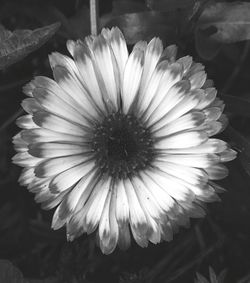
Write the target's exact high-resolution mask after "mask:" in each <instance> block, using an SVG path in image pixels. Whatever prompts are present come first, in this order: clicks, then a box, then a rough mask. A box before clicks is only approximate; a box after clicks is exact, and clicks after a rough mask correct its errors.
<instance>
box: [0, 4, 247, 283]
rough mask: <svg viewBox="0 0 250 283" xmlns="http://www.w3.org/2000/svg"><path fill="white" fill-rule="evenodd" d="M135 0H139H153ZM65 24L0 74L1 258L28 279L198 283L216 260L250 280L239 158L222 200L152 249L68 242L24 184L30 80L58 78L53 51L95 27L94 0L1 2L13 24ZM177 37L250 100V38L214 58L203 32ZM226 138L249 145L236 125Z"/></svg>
mask: <svg viewBox="0 0 250 283" xmlns="http://www.w3.org/2000/svg"><path fill="white" fill-rule="evenodd" d="M114 2H115V1H114ZM123 2H126V1H123ZM128 2H131V1H128ZM134 2H135V3H136V4H137V3H139V4H138V5H139V6H140V5H141V4H142V3H143V1H134ZM125 4H126V3H125ZM130 5H131V3H130ZM125 6H126V5H125ZM112 7H114V3H113V5H112V1H111V0H108V1H100V14H101V15H106V14H108V15H110V13H111V12H112ZM126 7H127V8H129V7H130V6H129V5H127V6H126ZM121 9H122V8H121ZM133 9H135V6H133ZM120 12H121V11H120ZM125 12H128V10H126V11H125ZM120 14H121V13H120ZM57 21H61V22H62V26H61V28H60V30H59V31H58V32H57V33H56V35H55V36H53V37H52V38H51V39H50V40H49V41H48V42H47V43H46V44H45V45H43V46H42V47H40V48H39V49H38V50H36V51H34V52H33V53H31V54H29V55H28V56H27V57H26V58H24V59H23V60H21V61H19V62H18V63H15V64H13V65H12V66H10V67H8V68H6V69H4V70H2V71H1V72H0V105H1V108H0V258H1V259H4V260H9V261H10V262H11V263H13V264H14V265H15V266H16V267H18V268H19V269H20V271H21V272H22V273H23V276H24V277H25V278H28V280H29V281H27V282H46V283H47V282H48V283H49V282H70V283H71V282H72V283H78V282H79V283H80V282H84V283H85V282H86V283H87V282H89V283H91V282H94V283H99V282H100V283H101V282H110V283H112V282H122V283H125V282H126V283H127V282H134V283H135V282H137V283H138V282H176V283H177V282H185V283H188V282H194V278H195V277H196V272H199V273H201V274H203V275H204V276H206V277H208V269H209V266H211V267H213V269H214V271H215V273H216V274H219V273H220V272H221V271H222V270H224V269H226V270H227V273H226V279H225V281H224V282H226V283H235V282H237V283H244V282H250V188H249V176H248V174H247V173H246V171H245V170H244V168H243V166H242V163H241V162H240V160H239V159H237V160H235V161H233V162H230V164H229V165H228V166H229V168H230V175H229V177H227V178H226V179H225V180H224V181H223V182H220V184H222V185H223V186H224V187H225V188H226V189H227V191H226V192H225V193H224V194H222V195H221V200H222V201H221V202H218V203H213V204H209V205H208V208H207V216H206V217H205V218H204V219H201V220H192V221H191V227H190V228H188V229H180V232H179V233H178V234H176V235H175V237H174V240H173V241H172V242H170V243H161V244H159V245H157V246H154V245H149V247H148V248H146V249H142V248H140V247H138V246H137V245H136V244H135V243H133V244H132V246H131V247H130V249H129V250H128V251H126V252H124V251H119V249H116V251H115V252H114V253H112V254H111V255H109V256H105V255H102V253H101V252H100V250H99V248H98V247H96V246H95V239H94V236H93V235H91V236H88V237H87V236H86V235H84V236H82V237H80V238H79V239H78V240H75V241H74V242H73V243H67V241H66V237H65V230H64V229H61V230H59V231H53V230H51V229H50V222H51V219H52V215H53V211H51V212H47V211H43V210H42V209H41V208H40V205H38V204H36V203H35V202H34V200H33V197H34V196H33V195H32V194H30V193H29V192H28V191H27V190H26V188H24V187H21V186H20V185H19V184H18V181H17V180H18V177H19V175H20V172H21V168H19V167H17V166H15V165H13V164H12V163H11V157H12V156H13V155H14V154H15V152H14V149H13V145H12V137H13V136H14V135H15V134H16V133H17V132H18V131H19V130H18V128H17V126H16V125H15V119H16V118H17V117H18V116H19V115H20V102H21V101H22V100H23V99H24V94H23V93H22V86H23V85H24V84H25V83H27V82H28V81H29V80H31V79H32V78H33V77H34V76H36V75H45V76H50V77H51V70H50V68H49V63H48V54H49V53H51V52H52V51H59V52H62V53H64V54H67V51H66V47H65V42H66V40H67V39H68V38H77V37H78V36H80V35H82V37H84V36H85V35H87V34H88V33H89V19H88V1H84V0H73V1H67V0H54V1H49V0H46V1H41V0H8V1H7V0H6V1H1V2H0V22H1V23H2V24H3V25H4V26H5V27H6V28H7V29H9V30H11V31H13V30H15V29H36V28H38V27H42V26H45V25H48V24H51V23H54V22H57ZM177 39H178V40H180V41H179V42H177V44H178V45H181V46H182V47H181V48H180V55H184V54H190V55H192V56H193V57H194V59H195V60H196V61H199V62H203V63H204V64H205V66H206V71H207V73H208V76H209V77H210V78H212V79H213V80H214V82H215V85H216V87H217V88H218V90H219V93H220V94H224V95H231V96H234V97H240V98H244V99H246V100H250V91H249V90H250V65H249V63H250V56H249V52H248V51H249V46H250V45H249V43H248V41H243V42H238V43H232V44H224V45H223V46H222V47H221V50H220V52H219V53H218V54H217V55H216V56H214V57H213V58H209V60H207V59H208V58H205V57H206V56H201V54H200V53H201V52H198V51H197V46H196V45H195V40H194V38H192V37H189V36H188V37H185V36H184V37H183V36H182V38H181V39H180V38H177ZM165 40H166V43H167V44H170V43H173V42H174V40H173V39H172V38H169V39H168V38H167V37H166V39H165ZM183 46H184V47H183ZM230 110H231V108H230V107H229V108H226V111H227V112H228V116H229V118H230V124H231V125H232V126H233V127H234V129H236V130H238V131H239V132H240V133H241V134H243V135H244V136H245V137H246V138H248V137H249V134H250V127H249V118H247V117H246V116H247V115H244V116H243V115H239V114H240V113H232V112H231V111H230ZM249 113H250V109H249ZM222 138H223V139H224V140H227V141H228V142H229V143H230V144H231V145H232V147H233V148H235V149H236V150H238V151H239V153H240V152H241V147H240V146H239V145H238V144H237V141H235V140H234V139H233V138H232V136H231V132H230V131H229V132H227V131H226V132H225V133H224V134H223V135H222ZM246 163H248V161H246ZM5 264H6V262H5ZM1 270H2V271H1ZM1 272H4V267H1V266H0V278H1ZM16 272H17V271H16ZM34 279H46V281H34ZM9 282H16V281H9ZM18 282H19V281H18ZM20 282H21V281H20ZM0 283H5V282H4V281H3V282H0Z"/></svg>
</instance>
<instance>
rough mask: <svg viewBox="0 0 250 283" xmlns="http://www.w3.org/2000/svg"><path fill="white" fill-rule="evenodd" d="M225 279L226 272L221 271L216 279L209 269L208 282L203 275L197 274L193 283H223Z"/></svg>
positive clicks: (210, 268)
mask: <svg viewBox="0 0 250 283" xmlns="http://www.w3.org/2000/svg"><path fill="white" fill-rule="evenodd" d="M225 277H226V271H225V270H223V271H221V273H220V274H219V276H218V277H217V276H216V274H215V272H214V270H213V268H212V267H209V280H207V279H206V278H205V277H204V276H203V275H201V274H199V273H197V279H196V280H195V283H224V282H225Z"/></svg>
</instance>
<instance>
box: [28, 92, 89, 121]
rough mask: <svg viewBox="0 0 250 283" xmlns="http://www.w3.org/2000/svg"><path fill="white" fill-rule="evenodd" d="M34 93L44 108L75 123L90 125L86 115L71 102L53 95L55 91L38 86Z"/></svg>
mask: <svg viewBox="0 0 250 283" xmlns="http://www.w3.org/2000/svg"><path fill="white" fill-rule="evenodd" d="M33 95H34V98H35V99H36V101H37V102H39V104H40V106H41V107H42V108H43V109H44V110H46V111H48V112H50V113H52V114H54V115H57V116H59V117H61V118H64V119H67V120H68V121H72V122H73V123H77V124H79V125H83V126H85V127H87V126H89V123H88V120H87V119H86V118H85V117H84V115H81V114H79V113H78V112H77V111H76V109H75V108H73V107H72V106H71V105H70V104H69V103H67V102H65V101H64V100H62V99H60V98H59V97H58V96H56V95H53V93H51V92H49V91H46V90H45V89H43V88H36V89H35V90H34V91H33Z"/></svg>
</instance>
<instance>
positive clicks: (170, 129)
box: [153, 112, 205, 138]
mask: <svg viewBox="0 0 250 283" xmlns="http://www.w3.org/2000/svg"><path fill="white" fill-rule="evenodd" d="M204 120H205V115H204V114H203V113H201V112H191V113H188V114H186V115H183V116H181V117H180V118H178V119H176V120H174V121H172V122H171V123H169V124H167V125H165V126H163V127H162V128H160V129H159V130H158V131H156V132H153V134H154V136H155V137H157V138H158V137H164V136H168V135H171V134H174V133H178V132H181V131H185V130H191V129H192V128H195V127H198V126H200V125H201V124H202V123H203V122H204Z"/></svg>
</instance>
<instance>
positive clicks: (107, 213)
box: [98, 190, 119, 254]
mask: <svg viewBox="0 0 250 283" xmlns="http://www.w3.org/2000/svg"><path fill="white" fill-rule="evenodd" d="M98 232H99V233H98V235H99V239H100V248H101V250H102V252H103V253H104V254H110V253H112V252H113V251H114V249H115V247H116V245H117V242H118V237H119V229H118V224H117V221H116V218H115V195H114V191H113V190H110V191H109V194H108V197H107V200H106V202H105V206H104V209H103V212H102V217H101V220H100V224H99V231H98Z"/></svg>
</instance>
